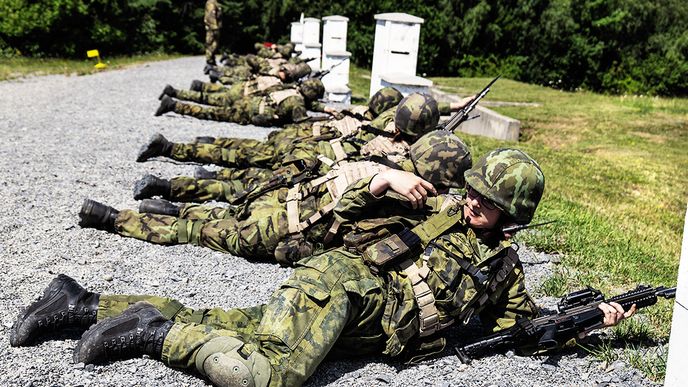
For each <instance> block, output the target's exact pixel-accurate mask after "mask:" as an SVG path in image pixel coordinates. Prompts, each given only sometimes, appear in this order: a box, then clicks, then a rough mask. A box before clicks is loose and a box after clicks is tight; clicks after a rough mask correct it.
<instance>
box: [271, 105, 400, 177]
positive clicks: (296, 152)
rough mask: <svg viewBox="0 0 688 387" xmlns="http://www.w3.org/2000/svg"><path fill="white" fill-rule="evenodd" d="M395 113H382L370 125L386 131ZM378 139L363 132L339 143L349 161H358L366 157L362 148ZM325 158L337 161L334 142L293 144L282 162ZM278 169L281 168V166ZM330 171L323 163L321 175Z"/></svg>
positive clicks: (372, 134) (368, 132) (390, 110)
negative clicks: (362, 152)
mask: <svg viewBox="0 0 688 387" xmlns="http://www.w3.org/2000/svg"><path fill="white" fill-rule="evenodd" d="M394 112H395V109H394V108H392V109H389V110H386V111H384V112H382V113H381V114H380V115H379V116H378V117H377V118H376V119H374V120H373V121H372V122H371V123H370V126H371V127H373V128H375V129H377V130H380V131H382V130H384V129H385V127H387V126H388V125H389V124H390V123H393V122H394ZM376 137H378V134H376V133H374V132H371V131H367V130H361V131H358V132H356V133H355V134H354V135H353V136H351V137H349V138H342V139H339V140H341V141H339V143H340V145H341V150H342V151H343V152H344V153H345V154H346V159H347V160H350V161H358V160H362V159H364V158H365V156H363V155H362V154H361V148H362V147H363V146H364V145H365V144H367V143H369V142H370V141H371V140H373V139H374V138H376ZM335 141H337V140H335ZM323 157H324V158H326V159H328V160H332V161H337V159H338V157H337V153H335V149H334V144H333V140H324V141H300V142H297V143H292V146H291V148H290V149H288V150H287V151H286V152H285V155H284V157H283V159H282V160H283V161H284V162H287V163H288V162H293V161H294V160H302V161H305V162H307V163H308V162H311V163H312V162H315V160H318V159H323ZM277 167H279V165H278V166H277ZM329 170H330V166H329V165H327V164H326V163H321V168H320V170H319V173H320V174H325V173H327V172H328V171H329Z"/></svg>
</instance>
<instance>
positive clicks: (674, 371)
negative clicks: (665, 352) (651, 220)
mask: <svg viewBox="0 0 688 387" xmlns="http://www.w3.org/2000/svg"><path fill="white" fill-rule="evenodd" d="M687 307H688V208H687V209H686V219H685V221H684V224H683V244H682V246H681V262H680V263H679V266H678V281H677V285H676V300H675V301H674V315H673V317H672V322H671V336H669V358H668V359H667V367H666V376H665V377H664V386H665V387H683V386H685V385H686V382H687V381H688V357H686V354H685V351H686V348H687V347H688V309H686V308H687Z"/></svg>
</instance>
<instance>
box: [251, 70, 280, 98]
mask: <svg viewBox="0 0 688 387" xmlns="http://www.w3.org/2000/svg"><path fill="white" fill-rule="evenodd" d="M281 83H282V81H280V79H279V78H277V77H272V76H267V75H263V76H260V77H257V78H256V79H253V80H250V81H248V82H246V83H245V84H244V95H252V94H256V93H259V92H261V91H264V90H267V89H269V88H270V87H272V86H275V85H279V84H281Z"/></svg>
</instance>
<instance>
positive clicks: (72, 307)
mask: <svg viewBox="0 0 688 387" xmlns="http://www.w3.org/2000/svg"><path fill="white" fill-rule="evenodd" d="M99 298H100V295H99V294H98V293H91V292H89V291H86V289H84V288H83V287H81V285H79V284H78V283H77V282H76V281H75V280H73V279H72V278H70V277H68V276H66V275H64V274H60V275H58V276H57V277H56V278H55V279H53V280H52V282H50V285H48V287H47V288H45V290H44V291H43V296H42V297H41V298H39V299H38V300H36V301H34V303H33V304H31V305H29V306H28V307H27V308H26V309H24V311H23V312H22V313H21V314H20V315H19V316H18V317H17V321H16V322H15V323H14V325H13V326H12V330H11V331H10V345H12V346H13V347H20V346H23V345H27V344H29V343H31V342H32V341H35V339H36V338H37V337H38V336H40V335H41V334H45V333H57V332H60V331H62V330H66V329H75V330H79V331H81V332H83V331H85V330H86V329H88V327H90V326H91V325H93V324H95V323H96V314H97V313H98V299H99Z"/></svg>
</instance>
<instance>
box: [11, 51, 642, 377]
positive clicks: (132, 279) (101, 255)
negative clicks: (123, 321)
mask: <svg viewBox="0 0 688 387" xmlns="http://www.w3.org/2000/svg"><path fill="white" fill-rule="evenodd" d="M202 68H203V58H201V57H194V58H182V59H176V60H171V61H165V62H153V63H149V64H146V65H143V66H134V67H129V68H127V69H124V70H113V71H106V72H102V73H97V74H93V75H87V76H61V75H54V76H44V77H31V78H25V79H18V80H11V81H5V82H0V133H3V141H1V142H0V154H1V155H2V157H0V197H1V198H2V201H0V224H2V225H3V232H2V233H0V273H2V278H3V286H1V287H0V299H2V300H3V302H2V303H0V319H1V321H2V325H1V327H2V328H3V329H2V335H1V336H0V369H2V370H3V372H2V373H0V385H2V386H32V385H35V386H46V385H48V386H49V385H98V386H129V385H160V386H162V385H170V386H177V385H187V386H205V385H206V383H205V381H204V380H203V379H201V378H200V377H199V376H198V375H197V374H194V373H192V372H184V371H181V370H177V369H172V368H169V367H166V366H164V365H163V364H162V363H161V362H159V361H156V360H152V359H134V360H130V361H126V362H114V363H111V364H106V365H102V366H97V367H96V366H93V365H83V364H77V365H75V364H73V362H72V353H71V351H72V349H73V348H74V346H75V344H76V340H77V339H78V337H79V335H78V334H71V335H70V336H64V337H57V338H50V339H48V340H46V341H43V342H41V343H38V344H36V345H34V346H31V347H23V348H11V347H10V346H9V328H10V327H11V323H12V322H13V321H14V319H15V316H16V315H17V314H18V313H19V312H20V310H21V308H22V307H23V306H25V305H27V304H28V303H30V302H31V301H33V300H34V299H35V298H36V297H38V296H39V295H40V293H41V291H42V290H43V289H44V288H45V286H46V285H47V284H48V282H49V281H50V280H51V279H52V278H53V277H54V276H55V275H56V274H57V273H65V274H68V275H70V276H72V277H74V278H75V279H76V280H77V281H79V282H80V283H82V284H83V285H85V286H87V287H88V289H89V290H92V291H96V292H104V293H124V294H155V295H160V296H170V297H175V298H178V299H180V301H182V302H184V303H186V304H187V305H188V306H191V307H198V308H200V307H223V308H231V307H246V306H251V305H255V304H257V303H261V302H266V301H267V300H268V298H269V296H270V294H271V292H272V290H273V289H274V288H275V287H276V286H277V284H279V283H281V282H282V281H283V280H284V279H286V278H287V276H288V275H289V273H290V272H291V270H290V269H287V268H281V267H279V266H278V265H276V264H268V263H259V262H248V261H246V260H245V259H242V258H237V257H233V256H231V255H228V254H222V253H218V252H214V251H211V250H208V249H202V248H198V247H195V246H187V245H184V246H169V247H163V246H158V245H154V244H150V243H145V242H142V241H138V240H134V239H129V238H122V237H119V236H117V235H113V234H108V233H106V232H103V231H99V230H93V229H82V228H80V227H78V226H77V222H78V216H77V214H78V211H79V208H80V206H81V203H82V202H83V200H84V199H85V198H92V199H95V200H98V201H102V202H104V203H106V204H108V205H112V206H114V207H115V208H118V209H125V208H136V207H137V205H138V203H137V202H136V201H135V200H133V198H132V187H133V184H134V182H135V181H137V180H138V179H140V178H141V177H142V176H143V175H145V174H146V173H151V174H154V175H157V176H160V177H164V178H169V177H173V176H176V175H187V176H193V174H194V169H195V168H196V165H186V164H180V163H173V162H168V161H165V160H153V161H149V162H145V163H136V162H135V161H134V159H135V157H136V154H137V152H138V149H139V148H140V146H141V145H142V144H144V143H145V142H146V141H147V140H148V138H150V136H151V135H152V134H154V133H156V132H161V133H162V134H164V135H165V136H166V137H167V138H169V139H170V140H172V141H180V142H182V141H190V140H193V138H194V137H196V136H204V135H205V136H232V137H250V138H258V139H263V138H265V137H266V136H267V134H268V133H269V132H270V130H271V129H266V128H258V127H252V126H239V125H234V124H228V123H219V122H211V121H201V120H196V119H192V118H186V117H182V116H178V115H174V114H167V115H164V116H162V117H154V116H153V113H154V112H155V110H156V108H157V106H158V104H159V101H158V100H157V96H158V94H159V93H160V90H162V88H163V87H164V86H165V85H166V84H168V83H169V84H172V85H173V86H175V87H180V88H186V87H188V85H189V83H190V82H191V80H193V79H201V78H203V74H202V72H201V70H202ZM520 252H521V255H522V256H523V260H524V262H527V264H525V265H524V266H525V270H526V273H527V277H528V281H529V282H528V287H529V289H534V288H536V287H537V284H539V283H540V282H541V281H542V280H544V279H545V278H547V276H549V275H551V272H552V270H551V263H550V260H551V259H550V258H549V257H548V256H547V255H546V254H542V253H534V252H532V251H530V250H529V249H527V248H525V247H524V248H521V250H520ZM479 332H480V330H479V329H475V328H470V327H466V328H462V327H454V328H451V330H450V332H449V336H450V337H454V338H458V337H465V335H466V334H469V333H470V334H478V333H479ZM456 343H457V342H456V339H450V343H449V346H448V349H447V350H446V351H445V352H443V353H442V354H441V355H440V356H439V357H438V358H435V359H433V360H427V361H424V362H422V363H421V365H417V366H408V365H405V364H404V363H403V362H402V361H401V360H398V359H388V358H383V357H373V358H364V359H360V358H356V359H350V360H338V361H326V362H324V363H323V364H322V365H321V367H320V368H319V369H318V370H317V371H316V372H315V374H314V375H313V376H312V377H311V379H310V380H309V383H308V384H309V385H313V386H326V385H332V386H338V385H346V386H366V387H369V386H408V385H414V386H417V385H433V386H438V385H439V386H445V385H451V386H486V385H497V386H521V385H522V386H549V385H572V384H578V383H580V380H581V379H580V376H581V375H588V379H587V380H585V381H583V384H585V385H595V384H596V383H612V384H613V381H614V380H624V383H625V384H628V385H638V386H646V385H651V384H652V383H650V382H649V381H648V380H646V379H644V378H643V377H642V375H641V373H639V372H636V373H629V371H628V370H629V369H628V368H627V367H628V366H627V365H624V364H621V365H619V367H620V368H618V369H617V367H616V364H615V366H614V370H613V371H611V372H610V373H606V372H604V371H603V370H597V369H595V367H588V366H587V364H588V362H585V363H579V362H578V361H577V357H578V356H580V353H578V352H571V351H568V352H567V351H564V352H563V353H561V354H558V355H557V358H558V362H557V365H556V367H554V366H552V367H554V368H555V370H549V369H547V368H545V367H544V366H543V361H542V360H540V359H536V358H529V357H520V356H513V353H512V354H511V356H509V357H507V356H504V355H494V356H490V357H486V358H483V359H479V360H476V361H474V362H473V363H472V364H471V365H470V366H468V365H464V364H461V363H460V362H459V361H458V359H457V358H456V357H455V356H454V355H453V354H452V352H451V350H450V349H451V348H450V346H451V345H455V344H456ZM622 375H623V377H622ZM604 376H608V377H610V378H609V379H605V378H604ZM624 377H626V379H624ZM615 378H616V379H615ZM607 380H609V381H607Z"/></svg>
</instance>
